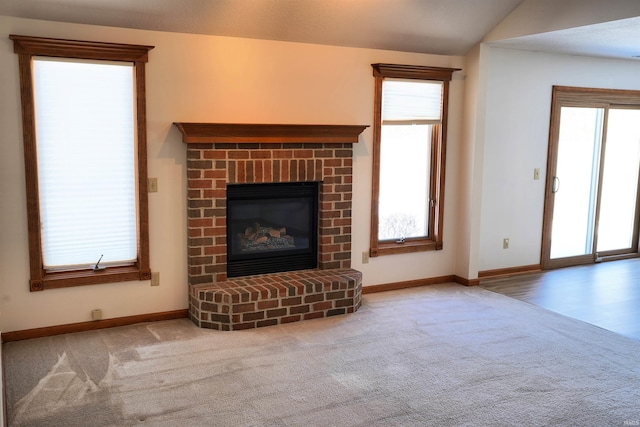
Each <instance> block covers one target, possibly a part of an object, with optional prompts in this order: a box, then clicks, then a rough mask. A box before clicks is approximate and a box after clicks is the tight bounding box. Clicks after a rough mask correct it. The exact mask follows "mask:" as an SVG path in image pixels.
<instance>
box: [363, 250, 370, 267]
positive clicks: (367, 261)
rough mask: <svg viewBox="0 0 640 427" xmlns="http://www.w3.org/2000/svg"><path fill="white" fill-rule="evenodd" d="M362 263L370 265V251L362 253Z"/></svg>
mask: <svg viewBox="0 0 640 427" xmlns="http://www.w3.org/2000/svg"><path fill="white" fill-rule="evenodd" d="M362 263H363V264H369V251H364V252H362Z"/></svg>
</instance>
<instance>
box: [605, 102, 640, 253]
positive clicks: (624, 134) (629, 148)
mask: <svg viewBox="0 0 640 427" xmlns="http://www.w3.org/2000/svg"><path fill="white" fill-rule="evenodd" d="M639 163H640V110H631V109H624V110H623V109H611V110H609V120H608V123H607V143H606V148H605V154H604V168H603V172H602V195H601V197H602V199H601V202H600V217H599V223H598V245H597V246H598V247H597V251H598V252H602V251H609V250H615V249H628V248H631V246H632V243H633V229H634V225H635V217H636V194H637V192H638V164H639Z"/></svg>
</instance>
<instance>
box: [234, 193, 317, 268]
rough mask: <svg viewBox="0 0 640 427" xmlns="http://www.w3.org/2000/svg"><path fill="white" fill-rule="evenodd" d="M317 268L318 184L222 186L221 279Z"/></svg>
mask: <svg viewBox="0 0 640 427" xmlns="http://www.w3.org/2000/svg"><path fill="white" fill-rule="evenodd" d="M317 265H318V183H317V182H287V183H259V184H229V185H228V186H227V276H228V277H242V276H251V275H256V274H265V273H278V272H284V271H293V270H304V269H311V268H316V267H317Z"/></svg>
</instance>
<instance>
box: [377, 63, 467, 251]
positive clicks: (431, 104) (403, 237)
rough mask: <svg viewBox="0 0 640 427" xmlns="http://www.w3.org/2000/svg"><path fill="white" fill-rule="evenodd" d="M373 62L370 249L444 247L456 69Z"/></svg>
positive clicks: (426, 248) (419, 249)
mask: <svg viewBox="0 0 640 427" xmlns="http://www.w3.org/2000/svg"><path fill="white" fill-rule="evenodd" d="M372 67H373V75H374V77H375V108H374V114H375V116H374V131H373V132H374V134H373V185H372V206H371V249H370V255H371V256H373V257H375V256H379V255H389V254H398V253H407V252H417V251H427V250H439V249H442V222H443V206H444V166H445V152H446V134H447V133H446V127H447V98H448V92H449V81H450V80H451V75H452V74H453V72H454V71H456V70H457V69H454V68H436V67H422V66H409V65H393V64H373V65H372Z"/></svg>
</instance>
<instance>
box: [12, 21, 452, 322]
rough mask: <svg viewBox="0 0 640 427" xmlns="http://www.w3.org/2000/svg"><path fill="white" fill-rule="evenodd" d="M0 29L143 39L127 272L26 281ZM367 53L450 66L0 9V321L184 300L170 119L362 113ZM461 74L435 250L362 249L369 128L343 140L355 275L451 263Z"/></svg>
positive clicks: (446, 267) (360, 116)
mask: <svg viewBox="0 0 640 427" xmlns="http://www.w3.org/2000/svg"><path fill="white" fill-rule="evenodd" d="M9 34H20V35H28V36H42V37H55V38H69V39H79V40H83V39H84V40H96V41H107V42H117V43H131V44H144V45H153V46H155V49H153V50H152V51H151V52H150V55H149V58H150V62H149V63H148V64H147V106H148V110H147V117H148V138H149V140H148V145H149V176H151V177H157V178H158V184H159V192H158V193H152V194H150V195H149V203H150V234H151V237H150V238H151V268H152V270H153V271H159V272H160V286H159V287H153V288H152V287H150V286H149V282H127V283H115V284H107V285H93V286H82V287H75V288H68V289H56V290H47V291H43V292H33V293H32V292H29V287H28V280H29V265H28V246H27V224H26V200H25V184H24V165H23V155H22V131H21V118H20V99H19V81H18V60H17V55H15V54H14V53H13V45H12V42H11V41H10V40H9V38H8V36H9ZM376 62H386V63H399V64H416V65H430V66H443V67H456V68H462V66H463V65H464V59H463V58H461V57H448V56H435V55H423V54H411V53H402V52H390V51H380V50H368V49H354V48H338V47H329V46H319V45H309V44H296V43H284V42H274V41H258V40H250V39H240V38H228V37H212V36H201V35H187V34H175V33H160V32H153V31H139V30H129V29H117V28H108V27H96V26H85V25H75V24H63V23H58V22H45V21H35V20H24V19H18V18H10V17H2V16H0V93H1V94H2V96H1V97H0V135H1V136H2V138H1V144H0V239H1V240H0V286H1V289H0V312H1V313H2V314H1V318H0V321H1V323H2V328H3V332H11V331H17V330H25V329H31V328H37V327H46V326H53V325H62V324H69V323H75V322H83V321H89V320H90V313H91V310H92V309H94V308H102V310H103V314H104V317H105V318H116V317H123V316H131V315H137V314H145V313H155V312H163V311H171V310H179V309H184V308H186V307H187V285H186V276H187V267H186V258H187V257H186V194H185V193H186V172H185V153H186V148H185V146H184V144H183V143H182V142H181V139H180V134H179V132H178V131H177V130H176V129H175V127H174V126H172V123H173V122H180V121H193V122H198V121H203V122H223V123H224V122H236V123H316V124H371V123H372V120H373V77H372V70H371V65H370V64H372V63H376ZM463 91H464V87H463V81H462V80H460V79H456V80H454V81H453V82H452V85H451V100H450V113H449V118H450V121H449V123H450V125H449V126H450V128H449V139H448V143H449V151H448V160H447V185H446V203H445V217H446V218H447V220H446V222H445V230H444V233H445V234H444V238H445V243H444V245H445V246H444V247H445V249H444V250H443V251H437V252H426V253H418V254H407V255H394V256H385V257H379V258H375V259H374V258H372V259H371V260H370V262H369V263H368V264H366V265H362V264H361V259H362V252H364V251H367V250H368V248H369V213H370V192H371V136H372V132H371V129H370V128H369V129H367V130H366V131H365V132H364V133H363V135H362V137H361V140H360V142H359V143H358V144H356V145H355V147H354V154H355V159H354V183H353V189H354V206H353V235H352V241H353V244H352V249H353V260H352V265H353V267H354V268H356V269H358V270H360V271H362V272H363V273H364V282H365V286H367V285H373V284H381V283H390V282H401V281H405V280H414V279H420V278H425V277H437V276H443V275H450V274H453V273H454V264H455V255H456V248H455V246H456V241H457V236H456V221H457V213H456V212H457V201H458V194H457V175H458V170H457V162H458V156H459V140H460V129H461V120H462V118H461V114H462V101H463V96H464V94H463Z"/></svg>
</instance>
